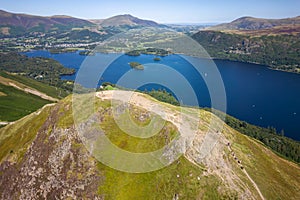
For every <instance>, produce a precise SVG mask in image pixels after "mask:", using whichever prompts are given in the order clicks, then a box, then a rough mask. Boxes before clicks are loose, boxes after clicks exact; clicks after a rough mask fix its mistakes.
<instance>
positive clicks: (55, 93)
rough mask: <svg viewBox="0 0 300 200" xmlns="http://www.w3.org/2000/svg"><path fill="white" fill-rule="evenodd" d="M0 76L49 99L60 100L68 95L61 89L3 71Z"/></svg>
mask: <svg viewBox="0 0 300 200" xmlns="http://www.w3.org/2000/svg"><path fill="white" fill-rule="evenodd" d="M0 76H2V77H4V78H8V79H11V80H14V81H17V82H19V83H22V84H24V85H26V86H29V87H31V88H34V89H36V90H38V91H40V92H43V93H45V94H47V95H49V96H51V97H54V98H58V99H61V98H63V97H66V96H67V95H68V94H69V93H68V92H66V91H65V90H63V89H61V88H57V87H54V86H49V85H47V84H45V83H42V82H39V81H36V80H34V79H30V78H27V77H24V76H21V75H14V74H9V73H7V72H4V71H0Z"/></svg>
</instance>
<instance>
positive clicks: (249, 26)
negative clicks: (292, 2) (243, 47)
mask: <svg viewBox="0 0 300 200" xmlns="http://www.w3.org/2000/svg"><path fill="white" fill-rule="evenodd" d="M287 25H293V26H296V25H300V16H298V17H294V18H285V19H261V18H254V17H242V18H239V19H236V20H234V21H232V22H230V23H224V24H219V25H216V26H212V27H209V28H208V29H209V30H217V31H221V30H261V29H269V28H274V27H278V26H287Z"/></svg>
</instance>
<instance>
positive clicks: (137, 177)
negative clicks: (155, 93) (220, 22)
mask: <svg viewBox="0 0 300 200" xmlns="http://www.w3.org/2000/svg"><path fill="white" fill-rule="evenodd" d="M128 94H129V92H125V91H115V93H114V92H112V91H103V92H99V93H97V94H85V95H78V96H73V99H72V96H69V97H67V98H65V99H64V100H62V101H60V102H59V103H57V104H55V105H52V106H48V107H45V108H43V109H41V110H40V111H38V112H36V113H33V114H31V115H29V116H27V117H25V118H23V119H22V120H20V121H18V122H16V123H14V124H11V125H8V126H6V127H4V128H2V129H0V172H1V173H0V196H1V199H18V198H20V199H24V198H28V199H46V198H47V199H49V198H60V199H65V198H71V199H90V198H94V199H172V198H174V199H203V198H204V199H275V198H280V199H297V197H299V195H300V193H299V190H298V188H299V187H300V170H299V166H298V165H296V164H293V163H291V162H288V161H285V160H283V159H281V158H279V157H278V156H277V155H275V154H274V153H273V152H271V151H270V150H268V149H267V148H265V147H264V146H263V145H261V144H260V143H258V142H257V141H254V140H252V139H250V138H248V137H246V136H244V135H241V134H240V133H238V132H236V131H234V130H233V129H231V128H229V127H228V126H224V127H223V129H222V131H217V129H216V127H218V126H219V125H220V124H222V122H221V121H220V120H219V119H218V118H217V117H215V116H214V115H212V114H211V113H210V112H207V111H204V110H198V109H192V108H184V109H183V112H182V113H183V114H182V115H181V117H182V119H190V120H189V121H187V120H180V114H179V112H180V109H179V108H178V107H175V106H171V105H169V104H165V103H161V102H158V101H157V100H154V99H153V98H151V97H149V96H147V95H144V94H140V93H134V94H133V96H131V101H130V103H129V104H126V105H124V104H122V102H123V101H124V100H125V99H126V98H125V97H127V95H128ZM74 99H75V100H76V101H77V102H74V101H73V100H74ZM91 99H94V100H95V104H94V106H95V107H93V109H92V110H93V111H92V112H90V110H89V109H88V107H87V105H88V104H89V102H90V101H91ZM112 99H114V102H115V103H116V104H115V105H117V106H116V107H113V104H112V103H113V102H112V101H111V100H112ZM72 103H73V106H74V107H72ZM74 103H75V104H74ZM76 105H77V106H79V107H78V108H80V110H79V111H80V112H81V114H80V118H79V119H73V115H72V113H73V114H74V112H73V111H76V108H77V107H76ZM73 109H75V110H73ZM115 112H116V113H115ZM114 113H115V114H117V116H119V118H117V119H119V120H120V121H118V120H117V121H116V118H114V117H116V116H114ZM126 113H127V114H128V113H129V114H130V116H131V120H133V121H134V122H135V123H136V124H138V125H139V126H147V125H148V124H149V123H151V122H150V121H151V119H152V120H153V119H157V120H158V121H163V122H165V123H164V125H163V127H162V129H161V130H160V131H159V132H158V133H157V134H156V135H155V136H152V137H148V138H137V137H134V136H131V135H128V134H126V132H124V130H123V129H121V128H120V126H118V125H120V124H118V123H119V122H125V124H127V122H128V118H124V117H126V115H125V114H126ZM198 114H199V116H198ZM197 116H198V117H199V118H198V117H197ZM74 120H75V121H74ZM195 120H196V121H199V129H196V130H195V131H196V135H195V137H194V138H193V139H192V145H191V146H190V147H189V148H188V149H186V151H185V153H184V154H183V155H182V156H180V157H179V159H178V160H176V161H175V162H173V163H172V164H171V165H169V166H166V167H164V168H162V169H160V170H157V171H153V172H148V173H137V174H136V173H126V172H120V171H117V170H115V169H113V168H110V167H107V166H105V165H104V164H102V163H101V162H99V161H97V160H96V159H95V158H99V157H98V156H99V153H100V154H101V152H99V151H98V150H99V149H98V148H100V147H98V146H97V145H96V144H101V142H102V140H97V137H96V136H97V135H95V133H93V132H89V130H92V129H87V128H88V127H89V124H90V125H92V126H90V127H91V128H93V127H95V126H98V125H99V126H100V127H101V129H102V130H103V131H104V134H105V135H106V137H108V138H109V140H110V141H111V142H112V143H113V144H115V145H116V146H118V147H119V148H122V149H124V150H126V151H130V152H148V151H153V150H155V149H160V148H161V147H163V146H165V145H166V144H168V143H170V140H176V139H177V138H178V137H179V136H181V137H184V136H189V134H190V131H193V130H194V129H193V128H192V129H189V128H188V127H189V124H190V125H195V123H193V122H194V121H195ZM211 120H214V121H215V126H210V122H211ZM75 122H76V123H75ZM74 123H75V124H74ZM93 124H94V125H95V126H94V125H93ZM96 124H98V125H96ZM81 129H83V130H87V131H88V132H87V134H86V135H85V134H84V135H82V134H80V130H81ZM99 137H100V138H101V137H102V136H101V135H100V136H99ZM82 139H84V140H82ZM214 139H216V142H215V143H214V145H208V146H207V145H205V144H204V143H202V141H203V140H205V141H206V140H214ZM86 142H93V143H86ZM98 142H100V143H98ZM84 144H85V145H86V144H95V145H96V146H89V145H87V146H85V145H84ZM86 147H87V149H89V150H91V149H93V151H91V152H92V153H90V152H89V151H88V150H87V149H86ZM178 147H179V149H184V148H185V144H183V146H178ZM172 152H173V153H174V151H170V149H169V150H167V151H166V152H165V153H166V154H164V155H167V157H166V158H167V159H170V158H171V157H172V155H173V154H172ZM206 152H209V153H208V154H206ZM102 156H105V155H102ZM115 159H118V157H115V158H114V160H115ZM121 159H122V160H123V161H124V162H123V163H124V164H123V165H124V166H126V159H127V158H125V157H122V158H121ZM140 164H142V163H140ZM8 185H9V186H10V187H7V186H8ZM11 186H13V187H11Z"/></svg>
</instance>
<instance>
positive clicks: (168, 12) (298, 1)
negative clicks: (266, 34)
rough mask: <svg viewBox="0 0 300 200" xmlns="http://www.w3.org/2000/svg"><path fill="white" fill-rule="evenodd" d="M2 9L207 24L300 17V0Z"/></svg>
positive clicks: (179, 0)
mask: <svg viewBox="0 0 300 200" xmlns="http://www.w3.org/2000/svg"><path fill="white" fill-rule="evenodd" d="M0 9H3V10H7V11H10V12H17V13H28V14H35V15H43V16H50V15H56V14H64V15H70V16H74V17H79V18H84V19H102V18H107V17H111V16H114V15H118V14H132V15H134V16H137V17H139V18H143V19H151V20H155V21H157V22H160V23H206V22H229V21H232V20H234V19H236V18H239V17H242V16H254V17H262V18H285V17H293V16H299V15H300V0H149V1H146V0H109V1H107V0H106V1H103V0H50V1H47V0H20V1H19V0H0Z"/></svg>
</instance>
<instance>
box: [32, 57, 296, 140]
mask: <svg viewBox="0 0 300 200" xmlns="http://www.w3.org/2000/svg"><path fill="white" fill-rule="evenodd" d="M26 55H27V56H31V57H37V56H41V57H47V58H53V59H55V60H57V61H59V62H60V63H62V64H63V65H64V66H66V67H69V68H75V69H76V70H77V71H78V70H79V68H80V66H81V64H82V63H84V62H85V61H84V60H85V59H86V58H87V59H90V60H95V61H93V64H94V66H93V67H94V68H91V69H92V70H89V71H88V72H87V73H86V74H85V76H86V77H87V78H86V79H84V80H85V81H86V82H84V81H83V82H80V83H81V84H83V85H85V86H89V87H95V84H94V83H92V82H89V81H90V80H89V78H88V77H92V76H95V73H96V75H97V77H98V80H99V83H98V82H97V83H98V84H101V83H102V82H112V83H117V82H118V81H119V80H120V78H121V77H122V76H124V74H126V73H128V72H131V73H130V76H128V79H127V80H126V81H125V82H121V83H122V84H121V86H124V87H131V88H132V86H134V84H135V83H137V82H138V81H139V80H141V79H149V80H151V78H152V77H153V78H154V77H160V78H161V80H163V83H166V84H167V86H166V84H158V83H161V82H157V81H153V82H151V81H148V83H147V84H146V85H144V86H141V87H139V89H142V90H144V89H147V90H151V89H152V88H154V89H158V88H163V85H164V86H166V87H167V89H170V90H171V91H172V92H174V90H173V89H174V88H176V89H177V90H178V91H179V92H174V93H175V94H176V95H177V93H180V94H179V97H178V96H177V98H178V99H180V100H181V101H182V102H183V103H184V104H187V105H195V104H196V103H195V102H194V101H192V100H191V99H190V98H189V96H187V95H186V96H185V97H183V96H184V94H185V88H184V87H183V86H182V85H181V83H180V81H179V79H177V78H176V77H174V76H173V75H172V73H169V71H170V70H162V69H167V68H168V67H167V66H169V68H171V69H172V70H171V71H176V72H178V73H179V74H181V75H182V76H183V77H184V78H185V79H186V80H188V82H189V84H190V85H191V86H192V88H193V90H194V91H195V93H196V96H197V99H198V102H197V104H198V105H199V106H201V107H211V105H212V101H211V98H210V93H209V90H208V87H207V85H206V83H207V81H208V82H209V83H211V84H213V83H214V82H213V81H214V78H215V77H214V76H213V74H212V71H211V69H212V67H213V66H211V61H208V60H206V59H198V58H197V59H195V58H189V57H186V56H180V55H170V56H166V57H161V61H158V62H157V61H153V58H154V56H153V55H141V56H137V57H132V56H127V55H117V54H97V55H96V56H82V55H79V53H78V52H75V53H61V54H50V53H49V52H48V51H32V52H27V53H26ZM189 59H194V60H196V62H197V63H198V64H199V68H198V71H199V72H197V70H195V68H194V67H193V66H192V65H191V63H190V62H189ZM107 60H114V61H113V62H112V63H111V64H110V65H108V67H107V68H106V70H105V71H104V73H102V74H97V71H98V69H99V68H101V67H103V66H104V65H105V61H107ZM132 61H135V62H139V63H141V64H143V65H145V69H144V70H132V69H131V68H130V66H129V64H128V63H129V62H132ZM149 63H150V65H149ZM151 63H152V64H153V63H154V65H155V66H156V67H152V66H151ZM214 63H215V65H216V66H217V69H218V70H219V72H220V75H221V78H222V81H223V84H224V88H225V92H226V100H227V101H226V102H227V104H226V107H227V108H226V112H227V113H228V114H229V115H231V116H234V117H236V118H238V119H240V120H244V121H247V122H249V123H251V124H255V125H259V126H263V127H268V126H272V127H275V128H276V129H277V131H281V130H284V132H285V135H286V136H288V137H290V138H293V139H296V140H300V103H299V102H300V75H299V74H293V73H287V72H281V71H274V70H271V69H268V68H267V67H265V66H261V65H256V64H247V63H240V62H231V61H223V60H215V61H214ZM157 66H158V67H160V69H159V68H157ZM62 79H68V80H75V79H76V74H75V75H71V76H63V77H62ZM180 95H181V96H180ZM180 97H183V98H180ZM219 103H220V104H221V103H223V102H218V101H217V103H216V104H214V107H215V108H216V109H221V110H223V109H222V108H223V107H222V106H219Z"/></svg>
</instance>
